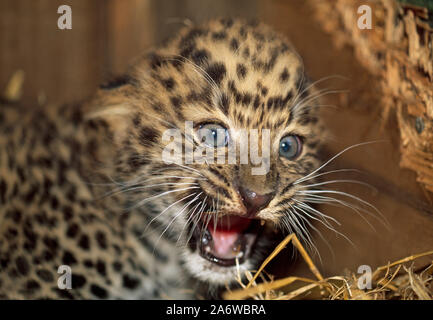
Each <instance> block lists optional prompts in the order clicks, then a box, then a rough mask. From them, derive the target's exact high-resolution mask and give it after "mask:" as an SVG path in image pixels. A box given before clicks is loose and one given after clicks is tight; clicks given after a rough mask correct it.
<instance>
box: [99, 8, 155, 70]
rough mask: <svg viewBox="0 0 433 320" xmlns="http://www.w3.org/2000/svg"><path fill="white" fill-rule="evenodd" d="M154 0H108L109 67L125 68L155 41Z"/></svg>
mask: <svg viewBox="0 0 433 320" xmlns="http://www.w3.org/2000/svg"><path fill="white" fill-rule="evenodd" d="M154 5H155V1H151V0H126V1H125V0H109V1H108V2H107V18H108V19H107V21H108V23H107V45H106V48H105V50H104V54H106V55H107V61H108V66H107V69H108V70H109V72H110V73H112V74H119V73H122V72H124V71H125V69H126V68H127V66H128V65H129V64H130V63H131V60H133V59H134V58H135V57H137V56H138V55H140V54H142V53H143V52H144V51H145V50H147V49H148V48H149V47H151V46H152V45H153V44H154V42H155V39H154V37H155V9H154Z"/></svg>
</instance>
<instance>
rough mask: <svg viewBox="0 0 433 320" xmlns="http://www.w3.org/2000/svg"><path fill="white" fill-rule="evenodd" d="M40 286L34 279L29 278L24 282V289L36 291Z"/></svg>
mask: <svg viewBox="0 0 433 320" xmlns="http://www.w3.org/2000/svg"><path fill="white" fill-rule="evenodd" d="M40 288H41V286H40V284H39V283H38V282H37V281H35V280H29V281H27V282H26V289H27V290H28V291H36V290H39V289H40Z"/></svg>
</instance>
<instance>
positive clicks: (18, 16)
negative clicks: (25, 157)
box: [0, 0, 105, 104]
mask: <svg viewBox="0 0 433 320" xmlns="http://www.w3.org/2000/svg"><path fill="white" fill-rule="evenodd" d="M62 4H66V5H70V6H71V7H72V30H59V29H58V27H57V19H58V17H59V16H60V15H59V14H57V8H58V7H59V6H60V5H62ZM104 15H105V10H104V7H103V1H102V0H92V1H87V0H74V1H71V0H69V1H68V0H32V1H28V0H2V1H0V46H1V50H0V88H4V87H5V85H6V83H7V80H8V79H9V77H10V76H11V75H12V73H13V72H14V71H16V70H17V69H22V70H24V72H25V85H24V96H23V102H24V103H27V104H29V103H35V102H36V100H37V97H38V95H43V94H44V95H46V97H47V100H48V102H50V103H58V102H65V101H75V100H79V99H81V98H83V97H86V96H88V95H89V94H91V93H92V92H93V91H94V88H95V87H96V84H97V83H98V82H99V81H100V79H101V76H102V68H103V66H104V64H105V61H104V60H105V57H104V56H103V55H102V56H101V51H102V45H103V41H104V36H103V35H104V30H103V26H104V24H105V23H104V20H105V17H104Z"/></svg>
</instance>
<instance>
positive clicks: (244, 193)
mask: <svg viewBox="0 0 433 320" xmlns="http://www.w3.org/2000/svg"><path fill="white" fill-rule="evenodd" d="M239 193H240V194H241V197H242V202H243V203H244V205H245V207H246V208H247V211H248V213H247V215H248V217H251V218H253V217H255V216H256V215H257V213H258V212H259V211H260V210H261V209H263V208H265V207H266V206H267V205H268V204H269V202H270V201H271V200H272V197H273V194H272V193H267V194H258V193H256V192H254V191H251V190H248V189H245V188H242V187H240V188H239Z"/></svg>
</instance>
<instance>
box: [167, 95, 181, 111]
mask: <svg viewBox="0 0 433 320" xmlns="http://www.w3.org/2000/svg"><path fill="white" fill-rule="evenodd" d="M170 101H171V104H172V105H173V107H174V108H177V109H178V108H180V107H181V106H182V98H181V97H170Z"/></svg>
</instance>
